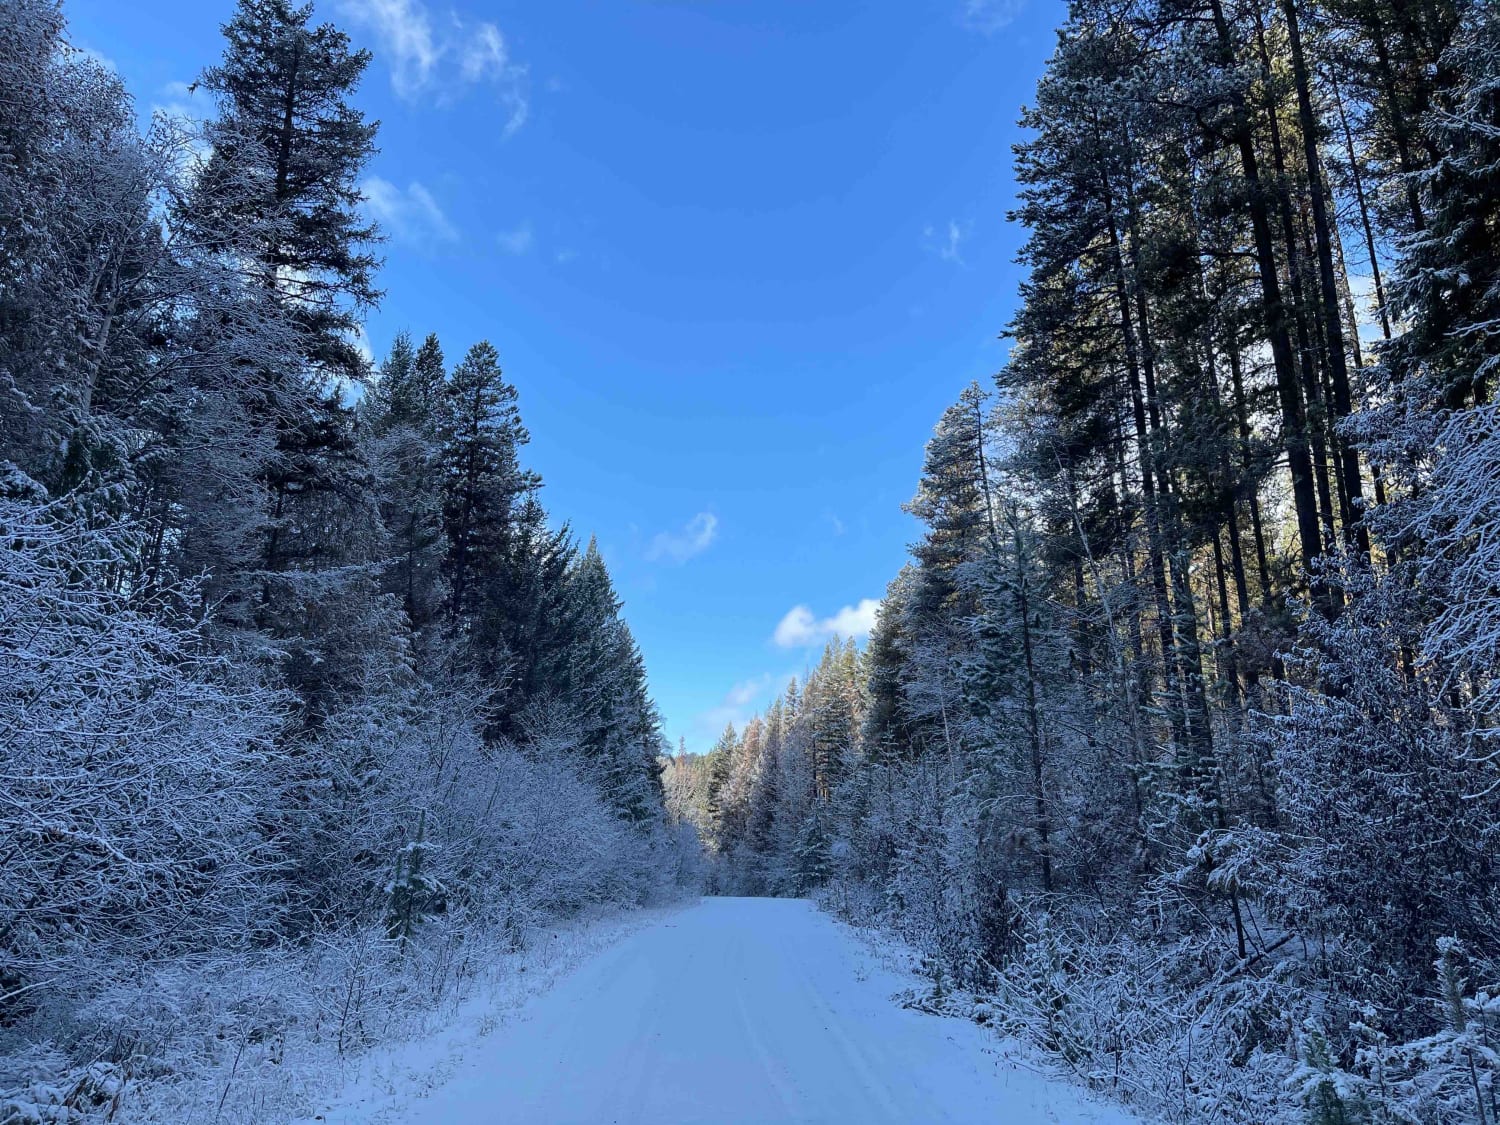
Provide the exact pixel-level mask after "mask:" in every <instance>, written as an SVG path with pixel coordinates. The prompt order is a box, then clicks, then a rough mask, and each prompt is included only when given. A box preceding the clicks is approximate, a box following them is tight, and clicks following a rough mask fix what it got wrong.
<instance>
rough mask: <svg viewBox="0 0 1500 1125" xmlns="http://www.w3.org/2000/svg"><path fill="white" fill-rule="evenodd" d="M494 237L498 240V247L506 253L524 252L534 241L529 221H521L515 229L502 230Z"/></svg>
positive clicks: (518, 253)
mask: <svg viewBox="0 0 1500 1125" xmlns="http://www.w3.org/2000/svg"><path fill="white" fill-rule="evenodd" d="M496 237H497V239H498V240H499V242H500V248H501V249H502V250H504V251H505V252H506V253H507V254H517V255H520V254H524V253H526V252H527V251H528V250H530V249H531V247H532V246H533V245H534V244H535V242H536V237H535V236H534V235H533V234H532V232H531V223H529V222H525V223H522V224H521V225H520V226H518V227H516V229H515V230H503V231H501V232H500V233H499V234H498V235H497V236H496Z"/></svg>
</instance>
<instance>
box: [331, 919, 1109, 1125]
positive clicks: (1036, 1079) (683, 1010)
mask: <svg viewBox="0 0 1500 1125" xmlns="http://www.w3.org/2000/svg"><path fill="white" fill-rule="evenodd" d="M912 983H913V982H912V980H911V978H909V977H906V976H904V975H902V974H900V973H899V972H897V971H896V970H894V969H893V968H891V967H890V966H889V964H888V963H886V962H885V961H884V960H883V959H881V958H878V957H877V956H875V955H874V954H873V953H872V951H870V950H869V949H867V948H865V947H863V946H862V945H861V944H860V943H859V942H857V941H856V940H855V939H854V938H853V937H852V936H851V935H850V934H849V932H848V931H847V930H845V929H844V928H842V927H840V926H839V925H837V924H836V923H834V922H833V921H832V920H831V919H829V918H828V917H827V916H826V915H824V914H821V913H819V911H818V910H817V909H816V908H814V907H813V906H812V905H811V904H810V903H807V902H804V901H799V900H791V899H750V898H715V899H705V900H703V901H702V902H701V903H700V904H698V905H696V906H692V907H689V908H687V909H685V910H681V911H675V912H672V913H668V914H663V915H661V916H660V917H659V919H658V920H657V921H656V922H655V923H654V924H651V925H648V926H645V927H643V928H641V929H639V930H637V931H636V932H635V933H633V934H631V935H629V936H628V937H626V938H624V939H623V940H621V941H619V942H618V943H616V944H614V945H612V946H610V947H609V948H608V949H606V950H604V951H603V952H602V953H600V954H598V955H597V956H595V957H593V958H592V959H591V960H589V961H587V962H586V963H585V964H583V965H582V966H581V967H580V968H579V969H577V970H576V971H575V972H573V973H571V974H569V975H567V976H565V977H564V978H563V979H561V980H560V981H559V982H558V983H557V985H556V986H555V987H554V988H552V989H551V990H550V991H548V992H546V993H544V994H542V995H540V996H537V997H535V998H534V999H533V1000H531V1001H530V1002H529V1003H528V1004H526V1005H525V1006H523V1007H522V1008H520V1009H519V1010H518V1011H517V1012H516V1013H515V1014H514V1017H513V1018H510V1019H508V1020H506V1021H505V1022H503V1023H501V1024H500V1025H498V1026H491V1025H490V1024H489V1023H488V1022H485V1023H481V1024H479V1025H474V1026H471V1027H470V1028H469V1029H468V1030H467V1032H459V1033H457V1035H456V1036H449V1037H447V1038H444V1039H442V1042H441V1046H440V1048H438V1049H437V1050H436V1051H435V1050H434V1045H433V1044H432V1043H416V1044H410V1045H408V1047H407V1048H406V1051H407V1052H408V1056H409V1057H408V1062H407V1064H406V1066H405V1067H404V1072H405V1073H406V1075H407V1077H406V1078H405V1079H402V1078H401V1077H400V1075H401V1074H402V1073H403V1065H402V1063H401V1060H399V1059H398V1060H393V1061H392V1064H391V1065H390V1066H389V1067H388V1068H386V1070H385V1071H384V1080H383V1081H381V1082H379V1083H375V1084H373V1085H372V1084H371V1083H368V1082H366V1083H364V1084H362V1085H361V1086H359V1087H357V1088H356V1089H354V1090H352V1091H350V1092H349V1094H348V1095H346V1097H345V1100H344V1101H342V1102H341V1103H339V1104H337V1105H334V1106H330V1107H328V1108H326V1109H324V1110H323V1111H322V1113H321V1115H320V1116H319V1117H317V1118H315V1119H313V1120H318V1121H325V1122H331V1123H336V1125H385V1123H388V1125H396V1123H401V1125H501V1123H504V1125H523V1123H537V1125H543V1123H545V1125H582V1123H588V1125H609V1123H621V1125H625V1123H629V1125H634V1123H641V1125H646V1123H649V1125H686V1123H689V1122H692V1123H698V1122H702V1123H715V1125H723V1123H733V1122H825V1123H835V1122H838V1123H844V1122H847V1123H850V1125H866V1123H872V1122H903V1123H905V1122H913V1123H915V1122H986V1123H987V1125H1032V1123H1037V1125H1043V1123H1052V1125H1133V1123H1134V1122H1135V1119H1134V1118H1132V1117H1130V1116H1129V1115H1127V1114H1126V1113H1125V1112H1124V1111H1122V1110H1119V1109H1116V1108H1114V1107H1111V1106H1107V1105H1103V1104H1100V1103H1097V1102H1094V1101H1092V1100H1090V1099H1089V1097H1088V1096H1087V1095H1086V1094H1084V1093H1082V1092H1081V1091H1079V1090H1077V1089H1075V1088H1073V1087H1071V1086H1069V1085H1067V1084H1066V1083H1064V1082H1062V1081H1061V1080H1058V1079H1055V1078H1049V1077H1047V1076H1045V1075H1044V1074H1042V1073H1040V1072H1039V1071H1037V1070H1034V1069H1030V1068H1027V1067H1025V1066H1021V1065H1018V1064H1016V1063H1015V1062H1012V1061H1010V1060H1009V1059H1007V1058H1006V1057H1005V1056H1004V1055H1003V1053H1002V1052H1001V1051H1000V1050H999V1044H998V1042H997V1041H996V1040H995V1038H994V1036H992V1035H991V1034H990V1033H988V1032H986V1031H985V1030H984V1029H983V1028H980V1027H978V1026H976V1025H974V1024H971V1023H968V1022H966V1021H963V1020H958V1019H947V1018H942V1017H937V1016H932V1015H927V1014H925V1013H922V1012H917V1011H913V1010H910V1009H906V1008H902V1007H900V1006H898V1005H897V1004H895V1003H894V1002H893V1001H892V1000H891V995H892V993H894V992H896V991H898V990H900V989H903V988H910V987H911V985H912ZM435 1054H436V1056H438V1057H441V1058H443V1059H446V1060H447V1065H445V1066H443V1067H441V1068H439V1070H438V1071H434V1069H433V1066H432V1059H433V1058H434V1056H435ZM439 1076H440V1077H441V1078H442V1079H444V1080H443V1081H442V1082H441V1084H436V1085H435V1084H434V1078H435V1077H439ZM377 1087H383V1089H381V1090H380V1091H379V1092H378V1093H377Z"/></svg>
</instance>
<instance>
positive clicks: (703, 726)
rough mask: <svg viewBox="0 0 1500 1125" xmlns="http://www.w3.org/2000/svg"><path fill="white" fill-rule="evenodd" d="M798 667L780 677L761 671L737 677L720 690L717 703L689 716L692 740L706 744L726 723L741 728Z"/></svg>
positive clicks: (796, 675)
mask: <svg viewBox="0 0 1500 1125" xmlns="http://www.w3.org/2000/svg"><path fill="white" fill-rule="evenodd" d="M798 675H799V672H798V670H796V669H793V670H789V671H787V672H784V673H782V674H781V675H780V676H775V675H772V674H771V673H769V672H764V673H762V674H761V675H759V676H752V677H751V678H750V679H748V680H741V681H740V682H739V683H737V684H735V685H734V686H733V687H731V688H730V689H729V690H728V691H727V692H725V693H724V698H723V699H721V700H720V701H719V702H718V704H716V705H715V706H713V707H710V708H708V709H707V710H704V711H700V712H698V714H696V715H694V716H693V720H692V727H691V730H690V731H689V733H690V735H691V736H692V740H693V741H694V742H695V743H707V742H711V741H713V740H714V739H716V738H718V736H719V734H720V732H722V731H723V729H724V728H725V727H726V726H733V727H734V728H735V729H737V730H743V729H744V727H745V724H746V723H748V722H749V721H750V720H751V719H752V718H753V717H754V716H755V713H756V712H757V711H763V710H764V709H765V708H766V706H767V705H768V704H769V703H770V702H771V699H772V697H773V696H774V695H775V694H776V693H777V692H780V691H781V690H782V689H783V688H785V687H786V685H787V684H788V683H790V682H791V681H792V680H794V679H796V678H797V677H798Z"/></svg>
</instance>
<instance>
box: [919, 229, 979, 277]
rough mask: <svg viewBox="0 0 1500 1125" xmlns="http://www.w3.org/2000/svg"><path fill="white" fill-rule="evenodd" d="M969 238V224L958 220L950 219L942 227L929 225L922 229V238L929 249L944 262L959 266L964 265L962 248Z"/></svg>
mask: <svg viewBox="0 0 1500 1125" xmlns="http://www.w3.org/2000/svg"><path fill="white" fill-rule="evenodd" d="M968 237H969V228H968V224H966V223H960V222H959V221H958V220H957V219H949V220H948V222H947V223H946V224H945V225H944V226H942V227H934V226H930V225H929V226H926V227H923V228H922V238H923V240H924V241H925V242H926V244H927V249H928V250H929V251H930V252H932V253H934V254H936V255H937V256H938V257H939V258H941V259H942V260H943V261H945V262H952V263H953V264H954V265H959V266H961V265H963V264H964V257H963V253H962V248H963V244H964V240H965V239H967V238H968Z"/></svg>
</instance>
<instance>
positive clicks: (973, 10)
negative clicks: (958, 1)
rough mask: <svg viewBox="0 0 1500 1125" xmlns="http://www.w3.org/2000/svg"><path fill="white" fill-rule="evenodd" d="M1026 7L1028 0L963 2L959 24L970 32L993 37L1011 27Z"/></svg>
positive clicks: (967, 0)
mask: <svg viewBox="0 0 1500 1125" xmlns="http://www.w3.org/2000/svg"><path fill="white" fill-rule="evenodd" d="M1025 6H1026V0H963V5H962V7H961V8H960V9H959V13H958V22H959V23H960V24H962V25H963V26H964V27H966V28H968V29H969V30H970V31H977V32H979V33H980V34H981V35H993V34H995V32H997V31H1001V30H1003V29H1005V28H1007V27H1009V26H1010V25H1011V24H1012V23H1013V22H1014V21H1015V18H1016V17H1017V16H1018V15H1020V14H1021V9H1022V8H1024V7H1025Z"/></svg>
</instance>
